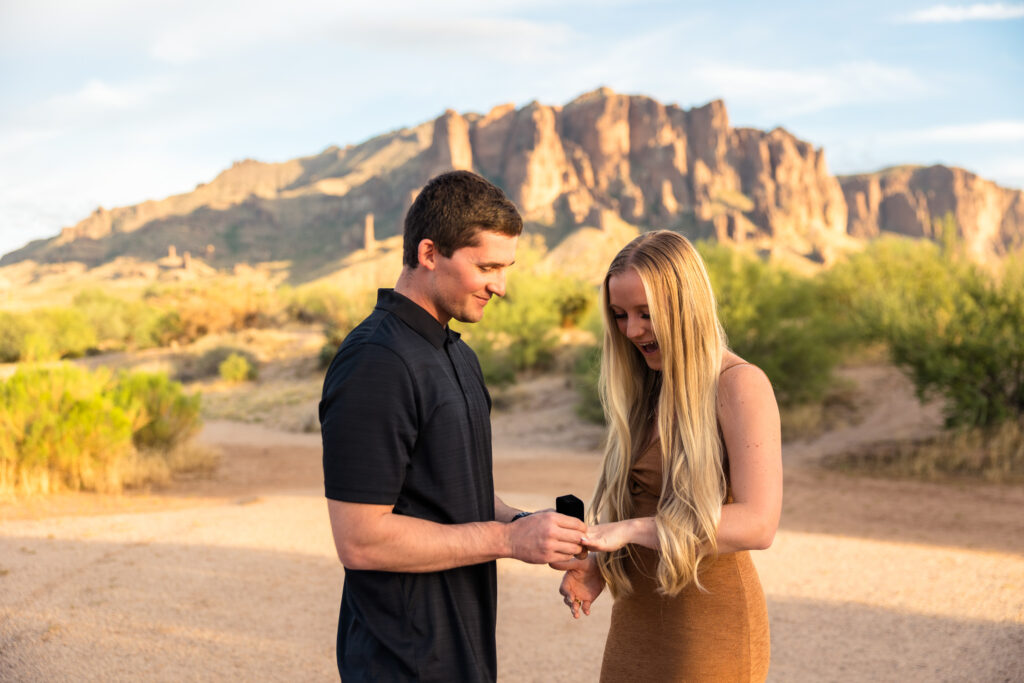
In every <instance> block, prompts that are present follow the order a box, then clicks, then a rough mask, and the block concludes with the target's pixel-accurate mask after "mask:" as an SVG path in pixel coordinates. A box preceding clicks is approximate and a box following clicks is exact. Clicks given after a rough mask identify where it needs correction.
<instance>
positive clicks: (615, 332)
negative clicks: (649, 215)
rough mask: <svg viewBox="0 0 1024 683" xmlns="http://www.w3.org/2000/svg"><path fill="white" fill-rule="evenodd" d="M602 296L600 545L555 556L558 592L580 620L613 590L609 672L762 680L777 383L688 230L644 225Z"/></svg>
mask: <svg viewBox="0 0 1024 683" xmlns="http://www.w3.org/2000/svg"><path fill="white" fill-rule="evenodd" d="M602 297H603V302H604V317H605V335H604V354H603V358H602V362H601V382H600V389H601V399H602V403H603V405H604V409H605V415H606V417H607V421H608V424H609V435H608V442H607V446H606V448H605V456H604V465H603V470H602V473H601V477H600V479H599V481H598V484H597V488H596V490H595V492H594V499H593V503H592V505H591V510H590V516H591V517H590V520H589V521H590V522H591V526H590V527H589V529H588V532H587V535H586V537H585V538H584V543H585V545H586V546H587V547H588V548H589V549H590V550H591V551H597V552H591V553H590V555H589V556H588V557H587V558H586V559H584V560H581V561H571V562H568V563H562V564H560V565H558V567H557V568H564V569H567V570H568V571H567V572H566V575H565V578H564V580H563V581H562V587H561V591H560V592H561V593H562V595H563V596H564V598H565V602H566V604H567V605H568V606H569V607H570V609H571V610H572V613H573V616H574V617H576V618H578V617H579V613H580V610H581V609H582V611H583V613H584V614H589V613H590V606H591V603H592V602H593V601H594V599H595V598H597V596H598V594H599V593H600V592H601V591H602V590H603V589H604V586H605V585H608V587H609V588H610V589H611V593H612V595H613V596H614V598H615V603H614V605H613V607H612V618H611V628H610V630H609V632H608V640H607V643H606V645H605V654H604V662H603V664H602V669H601V680H602V681H630V682H631V683H636V682H637V681H673V680H688V681H749V680H763V679H764V678H765V676H766V674H767V671H768V658H769V641H768V617H767V612H766V607H765V599H764V593H763V592H762V590H761V585H760V582H759V580H758V577H757V572H756V570H755V569H754V565H753V564H752V562H751V560H750V555H749V553H748V552H747V551H748V550H754V549H763V548H767V547H768V546H769V545H770V544H771V542H772V539H773V538H774V535H775V530H776V527H777V526H778V522H779V514H780V511H781V507H782V457H781V442H780V434H779V413H778V406H777V405H776V403H775V396H774V393H773V392H772V387H771V384H770V383H769V381H768V378H767V377H766V376H765V375H764V373H763V372H761V370H759V369H758V368H757V367H755V366H753V365H751V364H750V363H747V362H746V361H744V360H743V359H742V358H740V357H739V356H737V355H736V354H734V353H732V352H731V351H730V350H729V349H728V347H727V346H726V342H725V334H724V332H723V331H722V327H721V324H720V323H719V321H718V314H717V310H716V306H715V299H714V295H713V293H712V291H711V283H710V281H709V280H708V275H707V271H706V270H705V268H704V264H703V262H702V261H701V259H700V256H699V255H698V254H697V252H696V250H695V249H694V248H693V245H691V244H690V242H688V241H687V240H686V238H684V237H682V236H680V235H678V234H676V233H673V232H669V231H658V232H651V233H646V234H644V235H641V236H640V237H637V238H636V239H635V240H633V241H632V242H630V243H629V244H628V245H626V247H625V248H623V249H622V251H621V252H619V254H618V255H617V256H616V257H615V259H614V260H613V261H612V263H611V266H610V267H609V269H608V274H607V276H606V277H605V280H604V286H603V288H602ZM597 521H600V522H601V523H599V524H595V522H597Z"/></svg>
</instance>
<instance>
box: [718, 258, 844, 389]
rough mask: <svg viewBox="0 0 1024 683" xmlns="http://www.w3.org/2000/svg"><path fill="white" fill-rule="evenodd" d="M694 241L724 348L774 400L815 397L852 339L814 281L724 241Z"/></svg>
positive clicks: (829, 382) (829, 383) (828, 384)
mask: <svg viewBox="0 0 1024 683" xmlns="http://www.w3.org/2000/svg"><path fill="white" fill-rule="evenodd" d="M699 248H700V251H701V254H702V256H703V258H704V261H705V263H706V264H707V267H708V273H709V275H710V277H711V283H712V286H713V288H714V291H715V295H716V297H717V300H718V312H719V318H720V319H721V321H722V326H723V327H724V328H725V332H726V335H727V336H728V340H729V345H730V347H731V348H732V349H733V350H734V351H735V352H736V353H737V354H739V355H740V356H742V357H743V358H745V359H746V360H748V361H750V362H751V363H754V364H755V365H757V366H759V367H760V368H761V369H762V370H764V372H765V374H767V375H768V377H769V378H770V379H771V381H772V386H773V387H774V389H775V393H776V396H777V397H778V400H779V403H780V404H783V405H796V404H800V403H814V402H818V401H820V400H821V399H822V397H823V396H824V395H825V393H826V392H827V390H828V388H829V386H830V385H831V383H832V381H833V377H832V373H833V370H834V369H835V367H836V365H837V364H838V363H839V361H840V360H841V358H842V352H843V350H844V349H845V348H846V347H847V346H848V345H849V344H851V343H852V342H853V341H854V340H853V339H852V338H851V335H850V333H849V331H848V328H846V327H844V326H842V325H837V324H836V322H835V316H834V315H833V313H832V310H831V309H829V308H828V307H826V306H825V305H824V304H823V297H822V291H821V288H820V285H819V283H818V281H817V280H816V279H814V278H809V277H804V276H801V275H797V274H795V273H792V272H790V271H788V270H786V269H784V268H782V267H780V266H777V265H773V264H770V263H765V262H763V261H760V260H758V259H756V258H754V257H752V256H747V255H745V254H742V253H741V252H738V251H736V250H734V249H730V248H729V247H726V246H722V245H717V244H710V243H702V244H700V245H699Z"/></svg>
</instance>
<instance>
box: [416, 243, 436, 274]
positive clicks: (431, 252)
mask: <svg viewBox="0 0 1024 683" xmlns="http://www.w3.org/2000/svg"><path fill="white" fill-rule="evenodd" d="M439 256H440V254H439V253H438V252H437V247H436V246H435V245H434V240H432V239H422V240H420V243H419V246H418V247H416V259H417V261H419V264H420V265H421V266H423V267H424V268H426V269H427V270H433V269H434V268H436V267H437V259H438V257H439Z"/></svg>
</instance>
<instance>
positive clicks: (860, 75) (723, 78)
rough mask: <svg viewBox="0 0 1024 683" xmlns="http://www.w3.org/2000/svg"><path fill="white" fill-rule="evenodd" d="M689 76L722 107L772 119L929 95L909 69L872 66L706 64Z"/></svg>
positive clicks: (695, 69) (924, 86)
mask: <svg viewBox="0 0 1024 683" xmlns="http://www.w3.org/2000/svg"><path fill="white" fill-rule="evenodd" d="M693 74H694V76H696V78H698V79H699V80H701V81H703V82H704V83H705V84H707V85H708V86H712V87H714V88H715V89H716V90H717V91H719V92H720V93H721V95H722V96H724V97H725V99H726V101H735V102H741V103H747V104H753V105H755V106H758V107H760V108H761V109H763V110H764V111H765V112H770V113H771V114H772V115H774V116H776V117H779V116H792V115H796V114H808V113H812V112H817V111H822V110H825V109H830V108H833V107H839V106H842V105H859V104H871V103H878V102H891V101H897V100H905V99H908V98H912V97H915V96H918V95H922V94H925V93H927V92H928V91H929V87H928V85H927V84H926V83H925V82H924V81H923V80H922V79H921V78H919V77H918V76H917V75H916V74H915V73H914V72H913V71H912V70H911V69H908V68H904V67H892V66H885V65H882V64H877V63H874V62H855V63H847V64H839V65H836V66H832V67H817V68H806V69H771V68H759V67H750V66H735V65H731V64H721V63H711V64H703V65H698V66H697V67H695V68H694V70H693Z"/></svg>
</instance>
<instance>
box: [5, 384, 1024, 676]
mask: <svg viewBox="0 0 1024 683" xmlns="http://www.w3.org/2000/svg"><path fill="white" fill-rule="evenodd" d="M853 378H854V379H855V380H856V381H857V382H858V383H860V384H861V385H862V387H864V389H865V392H866V395H868V396H872V397H876V398H875V399H874V400H873V401H872V402H871V406H870V408H869V409H868V411H867V413H866V415H865V421H864V422H863V423H862V424H861V425H859V426H857V427H850V428H846V429H842V430H836V431H835V432H831V433H828V434H825V435H823V436H822V437H820V438H818V439H815V440H814V441H811V442H806V443H797V444H788V445H787V447H786V449H785V455H784V458H785V463H786V481H785V486H786V492H785V508H784V514H783V520H782V528H781V529H780V531H779V533H778V535H777V537H776V541H775V543H774V545H773V546H772V548H771V549H770V550H767V551H763V552H759V553H755V554H754V556H755V562H756V564H757V566H758V570H759V572H760V574H761V581H762V583H763V585H764V587H765V591H766V594H767V597H768V608H769V615H770V618H771V627H772V667H771V673H770V680H773V681H908V680H910V681H935V680H940V681H1020V680H1024V514H1022V511H1024V487H1022V486H991V485H974V484H971V485H966V484H956V485H950V484H946V485H939V484H925V483H918V482H906V481H885V480H876V479H868V478H855V477H849V476H846V475H843V474H839V473H835V472H830V471H826V470H822V469H820V468H818V467H817V466H815V461H816V459H817V458H820V457H821V456H822V455H824V454H826V453H829V452H836V451H838V450H842V449H843V448H846V447H848V446H850V445H856V444H860V445H863V444H869V443H870V442H871V441H872V440H875V439H878V440H884V439H887V438H893V437H895V436H900V435H907V434H910V433H922V432H927V431H928V430H929V429H934V428H935V425H936V424H937V420H938V416H937V414H936V413H935V412H934V410H921V409H920V408H919V407H917V405H916V403H915V402H914V401H913V399H912V397H911V394H910V391H909V387H908V386H907V385H906V383H905V382H904V381H903V380H902V378H901V377H899V376H898V374H896V373H893V372H892V371H891V370H886V369H871V368H867V369H862V370H858V371H854V373H853ZM572 401H573V399H572V395H571V393H570V392H569V391H568V390H567V388H566V387H565V386H564V382H563V381H561V380H558V379H555V378H547V379H541V380H537V381H535V382H533V383H531V385H530V386H528V387H526V388H524V390H523V392H522V395H521V396H519V397H518V398H516V400H515V401H513V403H514V406H515V407H514V408H510V409H508V410H505V411H502V412H500V413H498V414H496V415H495V420H494V433H495V481H496V486H497V489H498V492H499V494H500V495H501V496H502V497H503V498H504V499H505V500H506V501H507V502H509V503H510V504H513V505H517V506H521V507H525V508H530V509H533V508H541V507H548V506H550V505H551V504H552V501H553V499H554V497H555V496H556V495H560V494H563V493H575V494H576V495H578V496H580V497H581V498H584V499H588V498H589V494H590V492H591V488H592V486H593V483H594V479H595V476H596V472H597V467H598V465H599V462H600V457H599V455H598V448H599V442H600V438H601V432H600V429H598V428H595V427H591V426H587V425H583V424H581V423H580V422H579V421H578V420H576V419H575V417H574V416H573V414H572V411H571V404H572ZM895 415H900V416H902V419H895V418H894V416H895ZM203 439H204V440H205V441H206V442H208V443H211V444H215V445H218V446H219V447H220V448H221V450H222V451H223V453H224V460H223V463H222V466H221V468H220V469H219V471H218V472H217V474H216V475H215V476H214V477H212V478H210V479H206V480H198V481H191V482H182V483H179V484H178V485H177V486H176V487H175V488H174V489H172V490H170V491H165V492H162V493H158V494H148V495H133V496H125V497H122V498H99V497H95V496H62V497H55V498H51V499H47V500H45V501H35V502H32V503H22V504H20V505H17V506H12V505H7V506H0V680H4V681H7V680H17V681H61V680H76V681H78V680H103V681H118V680H159V681H172V680H173V681H178V680H204V681H209V680H217V681H219V680H280V681H297V680H301V681H307V680H309V681H315V680H324V681H328V680H336V679H337V672H336V670H335V668H334V660H333V656H334V630H335V624H336V619H337V609H338V600H339V597H340V594H341V584H342V578H343V572H342V569H341V567H340V566H339V564H338V562H337V559H336V558H335V554H334V548H333V545H332V542H331V536H330V529H329V525H328V522H327V517H326V505H325V503H324V500H323V498H322V490H321V473H320V450H319V437H318V436H316V435H311V434H295V433H289V432H282V431H274V430H271V429H267V428H262V427H258V426H254V425H243V424H239V423H234V422H212V423H209V424H208V425H207V426H206V428H205V430H204V433H203ZM498 572H499V582H500V589H499V613H498V654H499V671H500V680H502V681H510V682H511V681H590V680H595V679H596V677H597V673H598V671H599V669H600V662H601V653H602V650H603V647H604V637H605V632H606V630H607V626H608V616H609V611H610V604H611V603H610V601H609V600H608V599H607V596H605V597H603V598H602V599H600V600H599V601H598V602H597V603H596V604H595V608H594V612H593V616H591V617H590V618H589V619H585V620H580V621H573V620H572V619H570V618H569V616H568V610H567V608H565V607H564V605H562V603H561V601H560V599H559V596H558V594H557V586H558V582H559V580H560V576H559V575H558V574H557V573H556V572H554V571H552V570H550V569H548V568H547V567H545V566H530V565H525V564H521V563H518V562H514V561H501V562H499V565H498Z"/></svg>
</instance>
